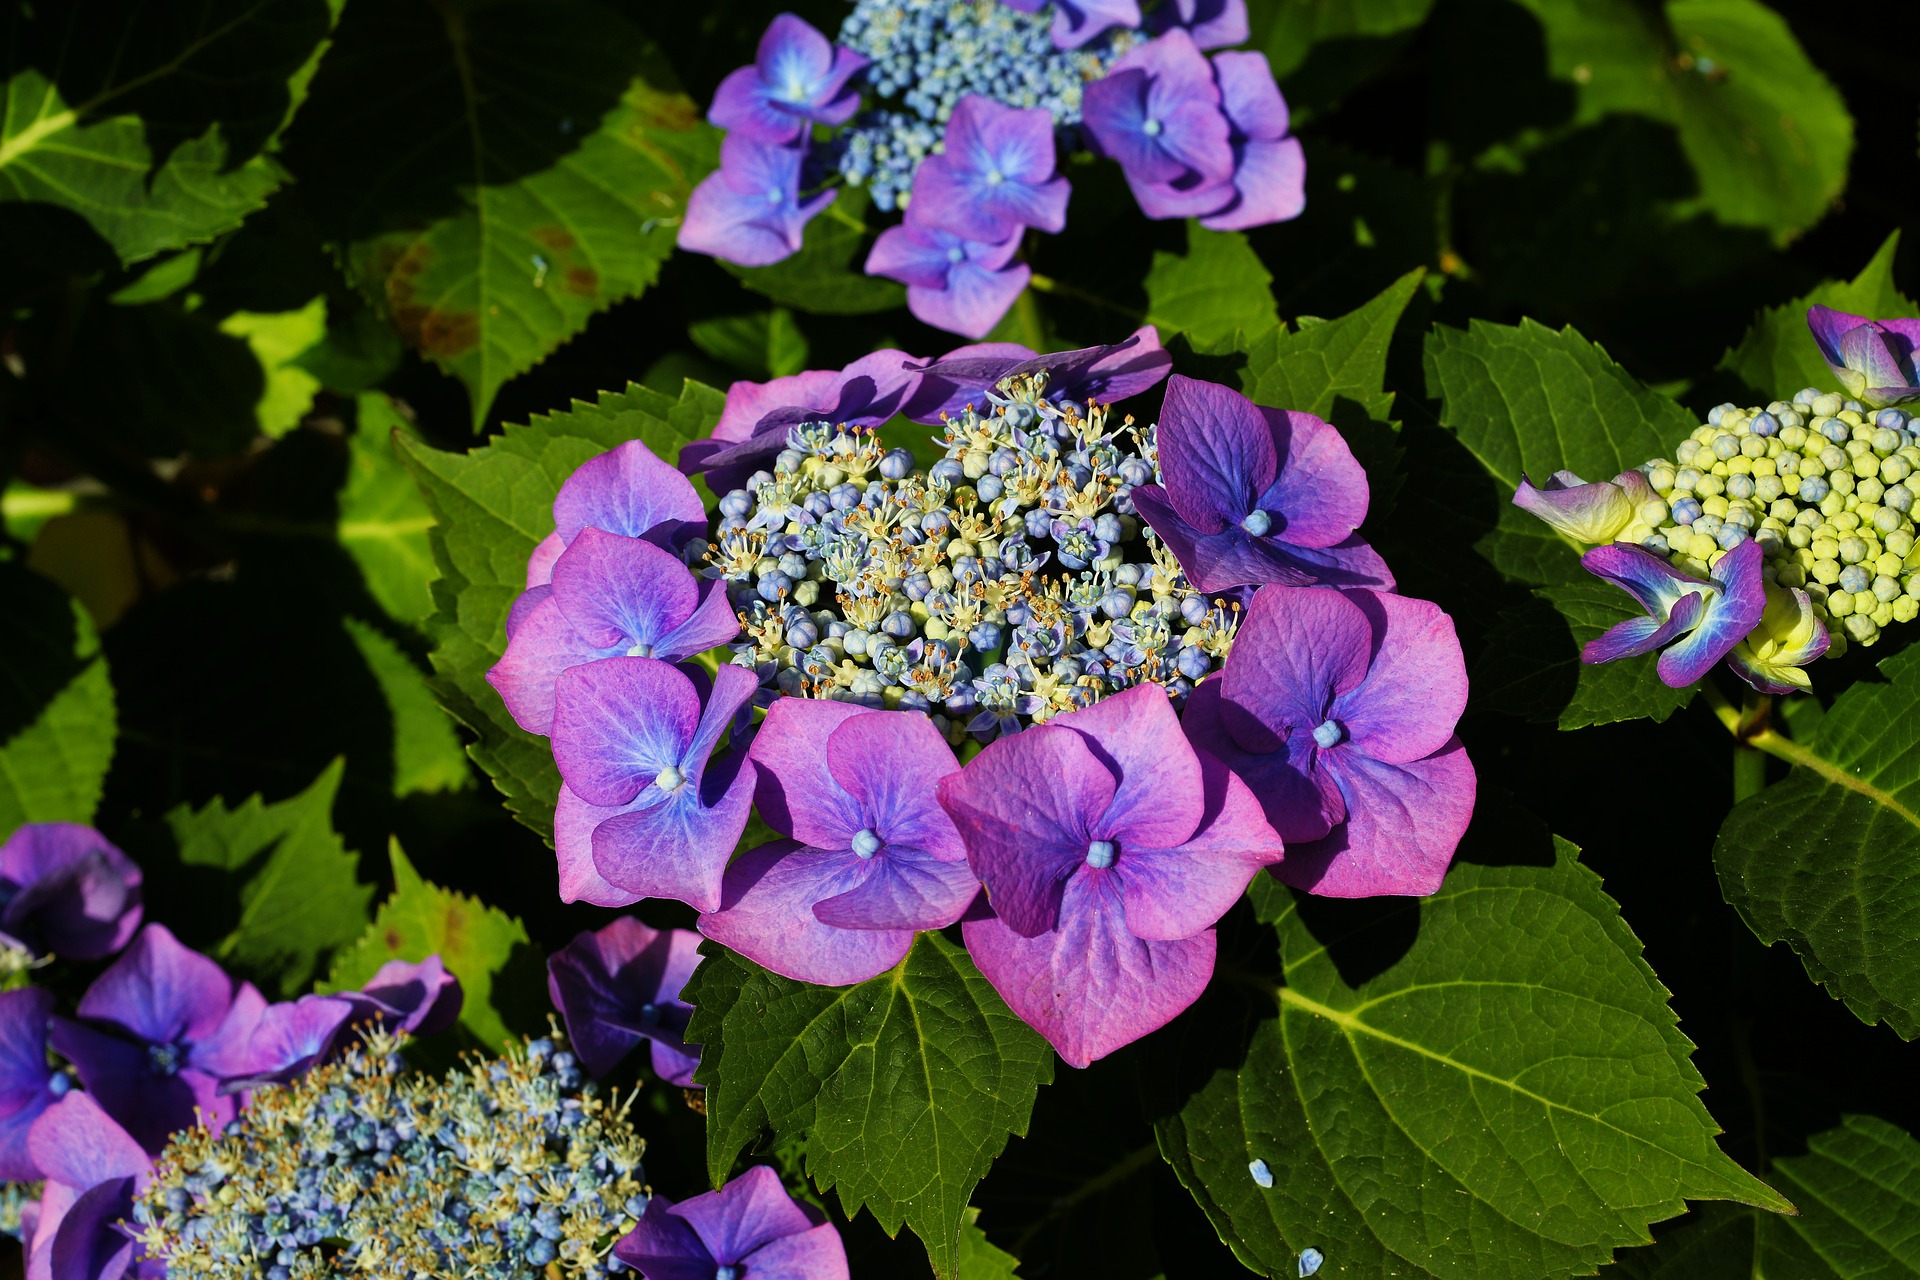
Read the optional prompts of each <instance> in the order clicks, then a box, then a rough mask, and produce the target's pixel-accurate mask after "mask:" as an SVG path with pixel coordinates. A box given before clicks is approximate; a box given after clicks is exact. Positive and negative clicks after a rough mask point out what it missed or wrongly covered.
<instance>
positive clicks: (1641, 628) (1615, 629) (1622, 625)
mask: <svg viewBox="0 0 1920 1280" xmlns="http://www.w3.org/2000/svg"><path fill="white" fill-rule="evenodd" d="M1703 600H1704V597H1702V596H1701V595H1700V594H1699V593H1698V592H1693V593H1691V594H1688V595H1684V596H1681V597H1680V598H1679V599H1678V600H1676V601H1674V602H1673V607H1672V608H1671V609H1670V610H1669V611H1668V613H1667V616H1666V617H1665V618H1664V619H1663V618H1656V617H1653V616H1651V615H1646V616H1642V617H1638V618H1628V619H1627V620H1626V621H1624V622H1616V623H1615V624H1614V625H1613V626H1611V627H1608V628H1607V629H1606V631H1605V632H1603V633H1602V634H1600V635H1598V636H1595V637H1594V638H1593V639H1591V640H1589V641H1587V643H1586V645H1585V646H1584V647H1583V648H1582V649H1581V650H1580V661H1582V662H1584V663H1587V664H1589V665H1596V664H1599V663H1602V662H1615V661H1618V660H1619V659H1621V658H1637V657H1639V656H1640V655H1641V654H1643V653H1652V652H1653V651H1654V650H1655V649H1658V648H1659V647H1660V646H1662V645H1664V644H1667V643H1668V642H1669V641H1671V640H1672V639H1673V638H1674V637H1675V636H1678V635H1682V634H1684V633H1685V632H1688V631H1691V630H1692V629H1693V628H1694V626H1695V625H1696V624H1697V623H1698V622H1699V621H1700V609H1701V605H1702V602H1703Z"/></svg>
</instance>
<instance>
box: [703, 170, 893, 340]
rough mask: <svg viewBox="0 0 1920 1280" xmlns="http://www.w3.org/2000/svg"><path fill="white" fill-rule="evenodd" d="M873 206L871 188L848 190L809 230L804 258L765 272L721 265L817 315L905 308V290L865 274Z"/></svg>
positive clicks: (769, 293)
mask: <svg viewBox="0 0 1920 1280" xmlns="http://www.w3.org/2000/svg"><path fill="white" fill-rule="evenodd" d="M871 204H872V201H871V199H870V198H869V197H868V195H867V190H866V188H865V187H842V188H840V194H839V195H838V196H837V197H836V198H835V199H834V202H833V203H832V204H830V205H828V206H827V207H826V209H825V210H823V211H822V212H821V213H820V214H819V215H818V216H816V217H815V218H814V219H813V221H811V222H809V223H808V224H807V229H806V232H805V238H804V239H803V240H802V241H801V244H800V252H798V253H796V254H794V255H793V256H792V257H790V258H783V259H781V260H780V261H779V262H776V263H774V264H772V265H771V266H765V267H741V266H735V265H734V264H733V263H731V262H722V263H721V264H720V265H721V266H723V267H725V268H726V269H727V270H728V271H729V272H731V273H732V274H733V275H734V276H736V277H738V279H739V281H740V283H741V284H744V285H745V286H747V288H749V289H752V290H753V291H754V292H755V293H759V294H764V295H765V296H766V297H769V298H771V299H773V300H774V301H775V302H777V303H779V304H781V305H782V306H787V307H798V308H799V309H801V310H802V311H811V312H813V313H814V314H815V315H823V316H855V315H865V314H866V313H868V312H871V311H891V310H893V309H894V308H895V307H904V306H906V305H907V290H906V287H905V286H904V285H901V284H898V283H896V282H895V281H892V280H888V279H886V278H884V277H882V276H870V275H867V274H865V272H864V270H863V268H864V266H865V264H866V260H867V247H868V244H867V242H868V239H869V237H870V234H871V233H870V232H869V230H868V227H867V222H868V220H869V219H868V211H869V207H870V206H871Z"/></svg>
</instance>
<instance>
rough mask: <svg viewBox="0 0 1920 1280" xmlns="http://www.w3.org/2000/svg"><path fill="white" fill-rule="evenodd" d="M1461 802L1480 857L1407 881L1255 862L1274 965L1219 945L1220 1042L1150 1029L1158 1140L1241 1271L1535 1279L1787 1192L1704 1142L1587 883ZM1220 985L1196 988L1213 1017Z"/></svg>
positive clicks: (1659, 1026)
mask: <svg viewBox="0 0 1920 1280" xmlns="http://www.w3.org/2000/svg"><path fill="white" fill-rule="evenodd" d="M1482 809H1483V812H1482V814H1481V818H1480V821H1481V823H1482V829H1481V830H1480V831H1479V832H1477V833H1476V836H1475V837H1470V841H1472V842H1473V843H1472V844H1471V846H1470V848H1469V849H1467V850H1463V855H1464V856H1467V857H1472V856H1485V854H1492V855H1494V856H1497V857H1499V858H1500V859H1501V861H1502V863H1503V865H1480V864H1475V863H1472V862H1465V861H1462V862H1456V863H1455V865H1454V867H1453V870H1452V871H1451V872H1450V873H1449V874H1448V876H1447V880H1446V884H1445V885H1444V886H1443V887H1442V888H1441V890H1440V892H1439V893H1437V894H1435V895H1434V896H1433V897H1431V898H1426V899H1422V900H1419V901H1414V900H1409V899H1394V900H1381V901H1374V902H1358V903H1353V902H1333V901H1328V900H1324V899H1317V898H1310V897H1308V896H1306V895H1304V894H1296V893H1295V892H1293V891H1291V890H1287V889H1283V888H1281V887H1279V886H1278V885H1277V884H1276V883H1274V882H1273V881H1271V880H1268V879H1267V878H1265V877H1261V878H1260V879H1259V880H1258V881H1256V883H1255V886H1254V888H1253V890H1252V897H1253V902H1254V907H1255V911H1256V914H1257V915H1258V916H1259V918H1260V919H1261V920H1262V921H1264V922H1267V923H1270V924H1271V925H1272V927H1273V932H1274V935H1276V936H1277V942H1278V948H1279V954H1278V957H1277V963H1276V961H1275V958H1274V957H1273V955H1272V953H1271V951H1267V952H1266V953H1265V955H1264V956H1262V958H1261V960H1260V965H1261V967H1262V969H1263V971H1264V972H1277V974H1278V975H1279V976H1278V977H1277V978H1269V977H1266V976H1264V972H1263V973H1254V972H1251V971H1249V969H1243V968H1240V967H1238V966H1232V962H1223V964H1222V966H1221V968H1222V971H1223V972H1222V973H1221V974H1220V975H1219V976H1216V979H1215V984H1216V987H1218V986H1219V985H1220V984H1221V978H1222V977H1225V978H1227V979H1228V980H1229V981H1230V982H1232V984H1233V985H1235V986H1240V987H1243V988H1245V989H1246V990H1248V991H1250V992H1252V993H1253V994H1252V996H1251V1003H1250V1005H1249V1007H1248V1013H1247V1017H1246V1021H1245V1025H1244V1028H1243V1029H1242V1030H1241V1032H1240V1035H1239V1036H1238V1037H1237V1038H1234V1039H1232V1040H1231V1041H1230V1042H1228V1043H1224V1044H1210V1043H1208V1042H1207V1041H1206V1038H1205V1037H1204V1035H1202V1034H1201V1033H1200V1032H1199V1031H1198V1030H1197V1026H1199V1025H1207V1024H1200V1023H1198V1020H1195V1021H1193V1022H1189V1023H1187V1024H1185V1028H1186V1030H1187V1031H1188V1034H1186V1035H1181V1034H1178V1032H1179V1031H1180V1030H1181V1028H1175V1029H1174V1034H1170V1035H1165V1036H1163V1038H1162V1042H1161V1044H1160V1046H1159V1048H1160V1051H1161V1052H1162V1053H1164V1054H1165V1055H1166V1057H1167V1058H1168V1059H1169V1063H1168V1066H1167V1067H1166V1069H1165V1070H1164V1072H1163V1073H1161V1074H1162V1075H1163V1078H1164V1080H1165V1081H1166V1084H1167V1085H1168V1086H1169V1087H1171V1086H1173V1085H1176V1084H1177V1086H1178V1088H1177V1089H1176V1091H1175V1092H1174V1093H1173V1095H1172V1101H1173V1102H1174V1104H1175V1105H1174V1106H1172V1107H1171V1108H1170V1109H1169V1110H1168V1111H1167V1112H1166V1114H1165V1115H1164V1118H1163V1119H1162V1121H1161V1122H1160V1125H1159V1130H1160V1147H1161V1151H1162V1153H1163V1154H1164V1155H1165V1156H1166V1157H1167V1159H1168V1160H1169V1161H1170V1162H1171V1163H1172V1165H1173V1167H1174V1171H1175V1172H1176V1173H1177V1174H1178V1175H1179V1177H1180V1180H1181V1181H1182V1182H1183V1183H1185V1184H1186V1186H1187V1187H1188V1189H1189V1190H1191V1191H1192V1192H1193V1193H1194V1195H1195V1197H1196V1198H1197V1199H1198V1200H1199V1202H1200V1205H1201V1207H1202V1208H1203V1209H1205V1210H1206V1212H1207V1215H1208V1217H1210V1218H1211V1219H1212V1221H1213V1224H1214V1226H1215V1227H1216V1228H1218V1229H1219V1231H1220V1233H1221V1235H1222V1237H1223V1238H1225V1239H1226V1240H1227V1242H1228V1243H1229V1244H1230V1245H1232V1246H1233V1249H1234V1252H1235V1253H1236V1254H1238V1255H1239V1257H1240V1259H1241V1260H1242V1261H1243V1262H1245V1263H1246V1264H1247V1265H1248V1266H1250V1267H1253V1268H1254V1269H1255V1270H1257V1271H1261V1272H1263V1273H1265V1274H1267V1275H1270V1276H1281V1275H1286V1276H1293V1275H1295V1274H1296V1272H1295V1270H1294V1267H1295V1264H1296V1260H1297V1258H1298V1256H1299V1254H1300V1253H1301V1251H1302V1250H1305V1249H1307V1248H1309V1247H1312V1248H1316V1249H1319V1250H1320V1251H1321V1252H1322V1253H1323V1254H1324V1255H1325V1256H1326V1258H1327V1260H1328V1265H1329V1274H1333V1275H1343V1276H1367V1277H1383V1278H1384V1277H1388V1276H1396V1277H1447V1278H1453V1277H1458V1280H1501V1278H1510V1280H1550V1278H1553V1277H1561V1276H1573V1275H1582V1274H1592V1272H1593V1270H1594V1268H1596V1267H1597V1266H1598V1265H1599V1264H1600V1263H1601V1262H1604V1261H1605V1260H1606V1259H1607V1258H1608V1256H1609V1254H1610V1253H1611V1251H1612V1250H1613V1249H1615V1248H1618V1247H1620V1246H1623V1245H1630V1244H1642V1243H1646V1242H1647V1241H1648V1239H1649V1235H1648V1231H1647V1227H1648V1224H1650V1223H1652V1222H1655V1221H1658V1220H1661V1219H1664V1218H1670V1217H1673V1216H1675V1215H1676V1214H1679V1213H1682V1212H1684V1211H1685V1209H1686V1201H1687V1200H1689V1199H1696V1200H1715V1199H1726V1200H1737V1201H1740V1202H1742V1203H1747V1204H1755V1205H1763V1206H1766V1207H1768V1208H1772V1209H1776V1210H1780V1211H1785V1210H1787V1209H1788V1208H1789V1206H1788V1205H1787V1203H1786V1201H1784V1200H1782V1199H1781V1198H1780V1197H1779V1196H1777V1195H1775V1194H1774V1193H1773V1192H1772V1191H1770V1190H1769V1189H1768V1188H1767V1187H1766V1186H1765V1185H1764V1184H1762V1183H1761V1182H1760V1181H1759V1180H1758V1179H1756V1178H1754V1177H1753V1176H1752V1175H1751V1174H1748V1173H1747V1172H1746V1171H1745V1170H1743V1169H1741V1168H1740V1166H1739V1165H1737V1164H1735V1163H1734V1162H1733V1161H1732V1160H1731V1159H1729V1158H1728V1157H1727V1156H1726V1155H1724V1154H1723V1153H1722V1152H1721V1151H1720V1149H1719V1148H1718V1147H1717V1146H1716V1145H1715V1143H1714V1140H1713V1138H1714V1135H1715V1134H1716V1133H1717V1132H1718V1128H1717V1126H1716V1125H1715V1124H1714V1123H1713V1119H1712V1117H1711V1116H1709V1115H1708V1114H1707V1110H1706V1108H1705V1107H1704V1106H1702V1105H1701V1103H1700V1100H1699V1098H1698V1097H1697V1096H1696V1095H1697V1094H1698V1093H1699V1092H1700V1090H1701V1089H1702V1088H1703V1087H1704V1081H1702V1080H1701V1078H1700V1075H1699V1073H1698V1072H1697V1071H1695V1069H1694V1067H1693V1064H1692V1062H1691V1061H1690V1054H1691V1052H1692V1049H1693V1046H1692V1044H1691V1043H1690V1042H1689V1041H1688V1040H1687V1038H1686V1037H1685V1036H1684V1035H1682V1034H1681V1032H1680V1029H1679V1027H1678V1025H1677V1023H1676V1020H1675V1018H1674V1015H1673V1012H1672V1010H1671V1009H1670V1008H1669V1007H1668V1005H1667V991H1666V989H1665V988H1664V987H1663V986H1661V984H1660V982H1659V980H1658V979H1657V978H1655V976H1654V974H1653V970H1652V969H1651V968H1649V967H1648V966H1647V964H1646V962H1645V961H1644V960H1643V959H1642V958H1641V955H1640V943H1639V940H1638V939H1637V938H1635V937H1634V935H1633V933H1632V931H1631V930H1630V929H1628V927H1627V925H1626V923H1625V922H1624V921H1623V920H1622V919H1621V918H1620V913H1619V908H1618V906H1617V905H1616V904H1615V903H1614V901H1613V900H1612V899H1611V898H1609V897H1608V896H1607V894H1606V893H1605V892H1604V891H1603V890H1602V889H1601V887H1600V880H1599V877H1597V876H1595V875H1594V874H1593V873H1592V872H1591V871H1588V870H1587V869H1586V868H1585V867H1583V866H1581V865H1580V863H1579V861H1578V858H1577V856H1576V855H1577V851H1576V850H1575V849H1574V847H1573V846H1572V845H1570V844H1568V843H1567V842H1565V841H1563V840H1558V839H1553V838H1550V837H1548V836H1547V834H1546V832H1545V831H1544V830H1542V829H1539V828H1537V827H1536V828H1533V829H1531V830H1523V829H1520V828H1518V826H1517V825H1515V824H1509V825H1514V826H1515V829H1513V830H1504V829H1503V830H1500V831H1497V832H1494V831H1488V830H1487V829H1486V822H1487V814H1486V812H1485V809H1486V806H1485V805H1483V806H1482ZM1476 848H1477V849H1480V850H1484V851H1485V853H1483V854H1476V853H1474V852H1472V849H1476ZM1267 945H1268V946H1271V945H1272V944H1271V942H1269V943H1268V944H1267ZM1230 966H1231V967H1230ZM1232 998H1233V997H1232V995H1231V994H1230V993H1218V992H1216V994H1215V995H1213V996H1210V997H1209V1000H1210V1002H1211V1003H1212V1005H1213V1012H1214V1015H1215V1022H1214V1023H1213V1024H1212V1025H1220V1024H1227V1025H1231V1022H1232V1019H1231V1017H1230V1016H1229V1014H1230V1011H1229V1010H1228V1009H1226V1008H1224V1007H1223V1006H1226V1005H1228V1004H1229V1003H1230V1002H1231V1001H1232ZM1203 1007H1205V1006H1203ZM1255 1160H1258V1161H1261V1162H1263V1163H1264V1165H1265V1167H1266V1171H1267V1172H1268V1173H1270V1175H1271V1181H1272V1185H1271V1186H1270V1187H1268V1186H1262V1185H1261V1183H1260V1182H1259V1181H1256V1179H1255V1178H1254V1177H1253V1176H1251V1174H1250V1173H1249V1167H1250V1162H1252V1161H1255Z"/></svg>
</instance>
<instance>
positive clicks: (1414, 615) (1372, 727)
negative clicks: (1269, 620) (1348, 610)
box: [1330, 591, 1467, 764]
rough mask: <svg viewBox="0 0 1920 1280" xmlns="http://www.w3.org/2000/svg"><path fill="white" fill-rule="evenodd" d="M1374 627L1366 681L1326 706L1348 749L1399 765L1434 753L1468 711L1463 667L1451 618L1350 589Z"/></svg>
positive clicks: (1424, 606) (1417, 604)
mask: <svg viewBox="0 0 1920 1280" xmlns="http://www.w3.org/2000/svg"><path fill="white" fill-rule="evenodd" d="M1346 595H1347V599H1348V600H1350V601H1351V602H1352V603H1354V604H1356V605H1358V606H1359V607H1360V609H1361V611H1362V612H1363V613H1365V614H1366V615H1367V617H1368V619H1369V621H1370V622H1371V623H1372V625H1373V635H1374V641H1373V643H1374V652H1373V659H1372V662H1371V664H1370V665H1369V666H1368V668H1367V674H1366V678H1365V679H1363V680H1362V681H1361V682H1360V684H1359V685H1357V686H1356V687H1354V688H1353V689H1350V690H1348V691H1347V692H1346V693H1343V694H1341V695H1340V696H1338V697H1336V698H1335V699H1334V701H1333V705H1332V707H1331V708H1330V713H1331V715H1332V716H1333V718H1334V719H1336V720H1338V721H1339V722H1340V724H1341V726H1342V727H1343V728H1344V729H1345V731H1346V736H1347V740H1348V741H1349V742H1351V743H1352V745H1353V749H1354V750H1356V751H1360V752H1363V753H1364V754H1366V755H1369V756H1372V757H1373V758H1374V759H1376V760H1385V761H1387V762H1388V763H1391V764H1404V763H1406V762H1407V761H1410V760H1418V759H1420V758H1422V757H1424V756H1430V755H1432V754H1433V753H1434V752H1436V751H1438V750H1439V749H1440V748H1441V746H1442V745H1444V744H1445V743H1446V742H1447V740H1448V739H1450V738H1452V737H1453V727H1454V725H1456V724H1457V723H1459V720H1460V716H1461V714H1462V713H1463V712H1464V711H1465V710H1466V707H1467V665H1466V660H1465V659H1464V658H1463V657H1462V656H1461V654H1460V639H1459V637H1458V636H1457V635H1456V634H1455V633H1454V629H1453V619H1452V618H1450V617H1448V616H1447V614H1446V612H1445V611H1444V610H1442V609H1441V608H1440V606H1439V605H1437V604H1434V603H1432V602H1431V601H1428V600H1413V599H1409V598H1408V597H1406V596H1396V595H1388V594H1385V593H1382V592H1376V591H1351V592H1348V593H1346Z"/></svg>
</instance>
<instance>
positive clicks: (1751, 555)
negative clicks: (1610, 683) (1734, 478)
mask: <svg viewBox="0 0 1920 1280" xmlns="http://www.w3.org/2000/svg"><path fill="white" fill-rule="evenodd" d="M1765 554H1766V553H1765V551H1764V550H1763V549H1762V548H1761V546H1760V544H1759V543H1757V542H1755V541H1753V540H1752V539H1751V538H1749V539H1748V540H1747V541H1745V542H1743V543H1741V544H1740V545H1739V546H1737V547H1735V548H1734V549H1733V550H1731V551H1729V552H1727V554H1726V555H1724V556H1722V557H1721V558H1720V562H1719V563H1718V564H1716V565H1714V566H1713V576H1714V579H1715V581H1716V582H1718V583H1720V584H1721V587H1722V589H1721V591H1720V592H1719V593H1717V594H1716V595H1715V596H1714V597H1713V598H1712V599H1711V600H1709V601H1707V602H1706V604H1705V606H1704V607H1703V608H1702V609H1701V611H1700V621H1699V622H1698V623H1697V624H1696V625H1695V626H1694V627H1693V629H1692V630H1690V631H1688V632H1687V634H1686V635H1684V636H1683V637H1681V639H1680V640H1679V641H1678V642H1677V643H1676V644H1674V645H1672V646H1670V647H1669V648H1668V649H1667V650H1666V651H1665V652H1664V653H1662V654H1661V655H1660V661H1659V662H1658V663H1657V664H1656V666H1655V670H1657V671H1658V672H1659V674H1660V679H1661V681H1662V682H1663V683H1665V684H1666V685H1668V686H1669V687H1671V688H1674V689H1685V688H1687V687H1688V686H1689V685H1692V684H1694V683H1695V682H1696V681H1698V680H1700V679H1701V678H1702V677H1704V676H1705V675H1706V674H1707V672H1709V671H1711V670H1712V669H1713V665H1714V664H1715V663H1716V662H1718V661H1720V659H1722V658H1724V657H1726V656H1727V655H1728V654H1729V653H1731V652H1733V649H1734V646H1735V645H1737V644H1739V643H1740V642H1741V641H1742V640H1744V639H1746V638H1747V635H1748V633H1749V632H1751V631H1752V630H1753V629H1754V628H1755V627H1757V626H1759V625H1760V617H1761V615H1762V614H1763V613H1764V612H1765V611H1766V607H1767V600H1766V580H1765V579H1764V578H1763V577H1762V576H1761V566H1762V563H1763V559H1764V557H1765ZM1675 612H1676V613H1677V612H1678V610H1677V609H1676V611H1675Z"/></svg>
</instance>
